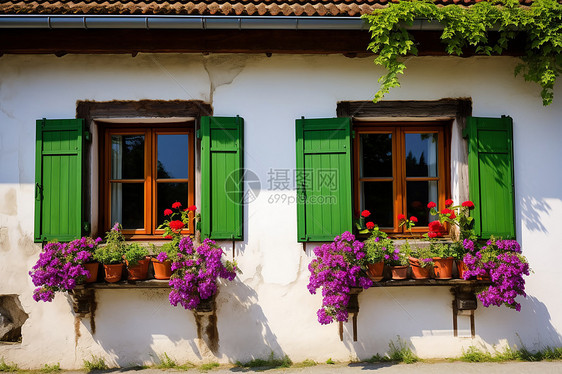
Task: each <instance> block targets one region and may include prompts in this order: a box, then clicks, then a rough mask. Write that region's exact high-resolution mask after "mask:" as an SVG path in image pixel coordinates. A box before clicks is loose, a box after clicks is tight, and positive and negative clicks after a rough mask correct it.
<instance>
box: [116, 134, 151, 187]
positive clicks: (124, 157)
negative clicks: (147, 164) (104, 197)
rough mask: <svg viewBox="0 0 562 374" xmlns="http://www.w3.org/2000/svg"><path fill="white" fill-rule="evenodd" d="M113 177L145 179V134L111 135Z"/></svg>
mask: <svg viewBox="0 0 562 374" xmlns="http://www.w3.org/2000/svg"><path fill="white" fill-rule="evenodd" d="M111 179H144V135H112V136H111Z"/></svg>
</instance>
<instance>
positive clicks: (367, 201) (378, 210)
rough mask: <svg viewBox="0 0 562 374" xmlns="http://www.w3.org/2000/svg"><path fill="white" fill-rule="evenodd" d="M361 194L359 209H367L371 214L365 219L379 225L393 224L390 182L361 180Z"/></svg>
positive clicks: (389, 225) (392, 199)
mask: <svg viewBox="0 0 562 374" xmlns="http://www.w3.org/2000/svg"><path fill="white" fill-rule="evenodd" d="M361 189H362V191H361V195H362V196H363V197H364V199H363V201H362V202H361V210H363V209H367V210H368V211H370V212H371V216H370V217H369V218H368V219H367V220H368V221H372V222H374V223H376V224H377V225H379V227H381V228H383V227H392V226H393V225H394V221H393V215H394V198H393V191H392V182H363V183H362V185H361Z"/></svg>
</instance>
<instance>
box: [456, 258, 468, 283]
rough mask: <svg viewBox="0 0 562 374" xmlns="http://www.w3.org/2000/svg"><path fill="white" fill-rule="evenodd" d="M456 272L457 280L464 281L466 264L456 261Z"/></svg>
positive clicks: (466, 269)
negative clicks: (457, 274)
mask: <svg viewBox="0 0 562 374" xmlns="http://www.w3.org/2000/svg"><path fill="white" fill-rule="evenodd" d="M457 271H458V272H459V278H460V279H464V273H465V272H466V271H468V268H467V267H466V264H465V263H464V261H462V260H457Z"/></svg>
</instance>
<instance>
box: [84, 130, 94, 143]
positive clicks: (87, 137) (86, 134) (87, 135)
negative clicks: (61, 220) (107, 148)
mask: <svg viewBox="0 0 562 374" xmlns="http://www.w3.org/2000/svg"><path fill="white" fill-rule="evenodd" d="M84 139H85V140H86V141H87V142H91V141H92V133H91V132H89V131H84Z"/></svg>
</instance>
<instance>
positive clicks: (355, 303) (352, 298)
mask: <svg viewBox="0 0 562 374" xmlns="http://www.w3.org/2000/svg"><path fill="white" fill-rule="evenodd" d="M362 291H363V289H362V288H352V289H351V292H350V293H349V303H348V304H347V314H348V316H349V315H351V322H352V326H353V341H354V342H356V341H357V314H359V294H360V293H361V292H362ZM339 335H340V340H341V341H343V322H340V323H339Z"/></svg>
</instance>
